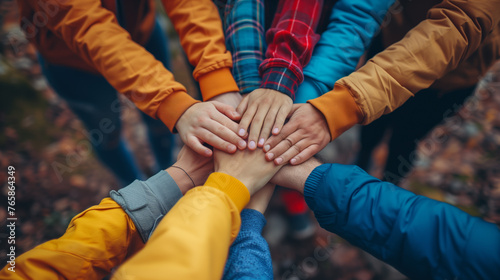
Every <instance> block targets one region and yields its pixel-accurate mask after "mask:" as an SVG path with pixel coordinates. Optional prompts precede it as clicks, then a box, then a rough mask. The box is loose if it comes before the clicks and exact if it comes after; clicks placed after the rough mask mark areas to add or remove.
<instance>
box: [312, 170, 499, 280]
mask: <svg viewBox="0 0 500 280" xmlns="http://www.w3.org/2000/svg"><path fill="white" fill-rule="evenodd" d="M304 196H305V199H306V202H307V204H308V205H309V207H310V208H311V209H312V210H313V211H314V214H315V216H316V218H317V220H318V222H319V223H320V225H321V226H322V227H323V228H325V229H326V230H328V231H330V232H333V233H336V234H338V235H339V236H341V237H343V238H345V239H346V240H347V241H349V242H351V243H352V244H353V245H356V246H358V247H360V248H361V249H363V250H365V251H367V252H369V253H371V254H372V255H374V256H375V257H377V258H379V259H381V260H383V261H385V262H387V263H388V264H390V265H392V266H394V267H395V268H396V269H398V270H400V271H401V272H402V273H404V274H405V275H407V276H408V277H410V278H411V279H498V277H499V276H500V229H499V228H498V226H497V225H495V224H492V223H488V222H486V221H484V220H482V219H480V218H477V217H473V216H471V215H469V214H467V213H465V212H464V211H462V210H460V209H458V208H456V207H454V206H452V205H450V204H447V203H444V202H439V201H436V200H433V199H430V198H427V197H424V196H420V195H415V194H414V193H412V192H409V191H407V190H404V189H402V188H399V187H397V186H395V185H393V184H391V183H387V182H381V181H380V180H378V179H376V178H374V177H372V176H370V175H368V174H367V173H365V172H364V171H363V170H361V169H360V168H359V167H356V166H344V165H339V164H324V165H321V166H319V167H317V168H316V169H315V170H314V171H313V172H312V173H311V174H310V175H309V177H308V179H307V181H306V184H305V188H304Z"/></svg>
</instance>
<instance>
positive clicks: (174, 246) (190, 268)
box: [0, 173, 250, 280]
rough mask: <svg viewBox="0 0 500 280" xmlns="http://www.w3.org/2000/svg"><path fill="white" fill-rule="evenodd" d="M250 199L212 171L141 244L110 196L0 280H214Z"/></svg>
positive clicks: (1, 273)
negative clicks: (108, 277)
mask: <svg viewBox="0 0 500 280" xmlns="http://www.w3.org/2000/svg"><path fill="white" fill-rule="evenodd" d="M249 199H250V194H249V192H248V190H247V188H246V187H245V186H244V185H243V184H242V183H241V182H240V181H238V180H237V179H235V178H234V177H231V176H229V175H226V174H222V173H212V174H211V175H210V176H209V178H208V179H207V181H206V182H205V185H204V186H203V187H197V188H194V189H192V190H190V191H189V192H187V193H186V195H185V196H184V197H182V198H181V199H180V200H179V201H178V202H177V204H176V205H175V206H174V207H173V208H172V209H171V210H170V211H169V212H168V214H167V215H166V216H165V217H164V218H163V219H162V221H161V222H160V224H159V225H158V227H157V228H156V229H155V231H154V233H153V234H152V235H151V238H150V239H149V240H148V242H147V243H146V245H144V243H143V242H142V240H141V238H140V236H139V234H138V233H137V231H136V228H135V226H134V223H133V222H132V220H131V219H130V218H129V216H128V215H127V214H126V213H125V212H124V211H123V210H122V208H121V207H120V206H119V205H118V204H117V203H116V202H114V201H113V200H112V199H110V198H105V199H103V200H102V201H101V203H100V204H99V205H96V206H93V207H91V208H89V209H87V210H85V211H83V212H82V213H80V214H78V215H77V216H75V217H74V218H73V219H72V220H71V223H70V224H69V226H68V229H67V230H66V233H65V234H64V235H63V236H62V237H61V238H59V239H55V240H51V241H48V242H45V243H43V244H41V245H39V246H37V247H35V248H34V249H32V250H30V251H28V252H26V253H24V254H22V255H21V256H19V257H18V258H17V259H16V266H15V272H11V271H9V270H8V266H6V267H4V269H3V270H2V271H0V279H36V280H43V279H102V278H103V277H104V276H105V275H107V274H109V273H110V272H111V270H112V269H113V268H114V267H117V266H119V265H121V266H120V267H119V268H118V270H117V271H116V272H115V273H114V275H113V279H148V280H150V279H152V280H154V279H220V278H222V275H223V272H224V264H225V262H226V259H227V255H228V251H229V247H230V245H231V243H232V242H233V240H234V239H235V238H236V236H237V235H238V232H239V229H240V224H241V220H240V212H241V210H242V209H243V208H244V207H245V205H246V204H247V203H248V201H249Z"/></svg>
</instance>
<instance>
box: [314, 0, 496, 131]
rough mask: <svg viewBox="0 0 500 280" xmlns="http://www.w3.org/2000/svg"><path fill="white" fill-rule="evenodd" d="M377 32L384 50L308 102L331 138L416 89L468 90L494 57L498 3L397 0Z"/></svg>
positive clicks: (392, 107) (390, 108)
mask: <svg viewBox="0 0 500 280" xmlns="http://www.w3.org/2000/svg"><path fill="white" fill-rule="evenodd" d="M397 5H400V6H401V7H400V8H398V9H393V11H395V12H394V13H392V14H389V15H388V17H387V19H386V20H387V22H388V23H387V22H386V24H383V26H385V27H384V28H383V29H382V32H383V35H384V36H383V38H384V41H385V42H384V43H385V45H386V47H387V48H386V49H385V50H384V51H382V52H381V53H379V54H378V55H376V56H375V57H374V58H373V59H371V60H369V61H368V62H367V63H366V64H365V65H364V66H363V67H361V68H360V69H358V70H357V71H355V72H353V73H352V74H351V75H349V76H347V77H344V78H342V79H340V80H339V81H337V82H336V84H335V87H334V89H333V90H332V91H330V92H328V93H326V94H324V95H323V96H321V97H318V98H316V99H313V100H310V101H309V102H310V103H311V104H312V105H313V106H315V107H316V108H317V109H318V110H320V111H321V112H322V113H323V115H324V116H325V118H326V120H327V122H328V125H329V128H330V133H331V137H332V139H335V138H336V137H337V136H339V135H340V134H341V133H342V132H344V131H345V130H347V129H348V128H350V127H352V126H353V125H354V124H357V123H361V124H368V123H370V122H372V121H373V120H375V119H377V118H379V117H380V116H382V115H383V114H388V113H390V112H392V111H394V110H395V109H397V108H398V107H399V106H401V105H402V104H403V103H404V102H406V100H408V99H409V98H410V97H412V96H413V95H414V94H416V93H417V92H418V91H420V90H422V89H425V88H428V87H431V86H432V87H433V88H436V89H439V90H441V91H442V92H443V93H445V92H447V91H451V90H454V89H457V88H463V87H470V86H473V85H474V84H476V83H477V82H478V80H479V79H480V77H481V76H482V75H484V74H485V73H486V71H487V69H488V68H489V67H490V66H491V65H492V64H493V63H494V62H495V60H497V59H500V0H475V1H467V0H422V1H409V0H402V1H398V4H397Z"/></svg>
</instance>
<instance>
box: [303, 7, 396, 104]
mask: <svg viewBox="0 0 500 280" xmlns="http://www.w3.org/2000/svg"><path fill="white" fill-rule="evenodd" d="M394 2H395V0H340V1H338V2H337V3H335V5H334V6H333V10H332V13H331V15H330V18H329V22H328V26H327V29H326V31H325V32H323V34H321V38H320V40H319V42H318V44H317V45H316V47H315V49H314V52H313V54H312V57H311V61H310V62H309V64H308V65H307V66H306V67H305V68H304V82H303V83H302V84H301V85H300V86H299V89H298V91H297V94H296V97H295V103H305V102H306V101H307V100H310V99H314V98H316V97H319V96H321V95H323V94H325V93H326V92H328V91H331V90H332V89H333V86H334V84H335V82H336V81H337V80H339V79H340V78H343V77H345V76H347V75H349V74H350V73H351V72H353V71H354V70H355V69H356V66H357V65H358V62H359V59H360V58H361V56H362V55H363V54H364V53H365V51H366V50H367V49H368V47H369V46H370V43H371V41H372V38H373V37H375V36H376V34H377V32H378V31H379V30H380V25H381V24H382V22H383V20H384V17H385V15H386V13H387V11H388V10H389V8H390V7H391V6H392V5H393V4H394Z"/></svg>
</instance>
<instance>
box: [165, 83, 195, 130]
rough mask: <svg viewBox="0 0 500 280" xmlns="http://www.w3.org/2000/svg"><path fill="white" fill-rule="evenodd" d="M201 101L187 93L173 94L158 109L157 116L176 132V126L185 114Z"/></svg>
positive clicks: (178, 92)
mask: <svg viewBox="0 0 500 280" xmlns="http://www.w3.org/2000/svg"><path fill="white" fill-rule="evenodd" d="M198 102H199V101H198V100H196V99H194V98H192V97H191V96H190V95H189V94H187V93H186V92H185V91H177V92H172V93H171V94H170V95H169V96H168V98H166V99H165V100H163V102H162V103H161V104H160V107H158V112H157V113H156V115H157V116H158V118H159V119H160V120H161V121H162V122H163V123H164V124H165V125H166V126H167V127H168V129H170V131H172V132H176V129H175V124H176V123H177V121H178V120H179V118H180V117H181V116H182V114H184V112H185V111H186V110H187V109H188V108H189V107H191V106H192V105H193V104H195V103H198Z"/></svg>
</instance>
